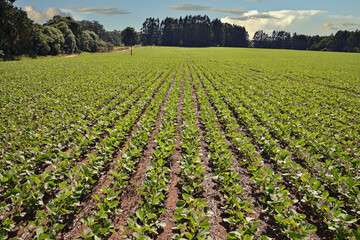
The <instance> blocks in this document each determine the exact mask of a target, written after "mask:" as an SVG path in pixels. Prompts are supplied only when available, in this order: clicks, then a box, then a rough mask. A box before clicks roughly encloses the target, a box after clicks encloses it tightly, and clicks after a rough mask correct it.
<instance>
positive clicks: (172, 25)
mask: <svg viewBox="0 0 360 240" xmlns="http://www.w3.org/2000/svg"><path fill="white" fill-rule="evenodd" d="M140 38H141V43H142V44H143V45H157V46H183V47H209V46H224V47H247V46H248V42H249V35H248V33H247V31H246V29H245V28H244V27H241V26H236V25H231V24H228V23H222V22H221V21H220V20H219V19H214V20H212V21H211V20H210V18H209V17H208V16H206V15H205V16H201V15H196V16H191V15H190V16H186V17H185V18H182V17H180V18H179V19H177V18H170V17H167V18H165V19H164V20H162V21H160V20H159V19H158V18H157V19H155V18H147V19H146V20H145V22H144V23H143V27H142V28H141V31H140Z"/></svg>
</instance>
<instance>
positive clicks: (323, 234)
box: [198, 76, 333, 239]
mask: <svg viewBox="0 0 360 240" xmlns="http://www.w3.org/2000/svg"><path fill="white" fill-rule="evenodd" d="M198 77H199V76H198ZM199 80H200V81H201V85H202V87H203V89H204V91H205V93H206V95H207V96H208V93H207V91H206V89H205V87H204V85H203V82H202V80H201V78H200V77H199ZM212 87H213V88H214V89H215V90H216V88H215V87H214V86H213V85H212ZM208 97H209V96H208ZM226 104H227V103H226ZM227 105H228V104H227ZM212 107H213V108H214V110H215V111H216V107H215V106H214V105H213V104H212ZM228 107H229V109H230V110H231V111H232V114H233V116H234V115H236V114H235V112H234V111H233V109H232V108H231V106H229V105H228ZM237 120H238V121H239V119H238V118H237ZM240 124H241V123H239V125H240ZM221 129H222V133H223V135H224V136H226V135H225V128H224V127H223V126H222V127H221ZM240 132H246V133H248V134H247V135H250V137H251V138H253V136H252V135H251V134H250V133H249V131H248V130H247V129H245V127H244V126H243V125H242V129H241V130H240ZM253 141H254V142H256V141H255V139H253ZM227 144H228V145H229V146H230V147H231V149H232V151H233V153H237V151H236V150H235V147H234V146H233V144H232V143H231V142H230V141H229V139H228V140H227ZM255 146H256V149H259V150H260V149H261V147H260V146H259V144H258V143H257V142H256V145H255ZM258 152H259V151H258ZM259 156H261V157H262V158H263V162H262V163H261V167H264V168H270V169H274V170H275V172H276V173H278V174H281V171H279V169H278V168H279V166H278V165H277V164H276V163H275V162H274V161H273V160H270V159H269V157H268V156H266V155H264V154H263V152H262V151H261V150H260V152H259ZM238 159H241V157H240V156H239V158H238ZM238 173H239V174H240V175H241V176H242V177H243V178H242V181H245V184H244V185H242V186H247V187H249V186H251V185H252V187H253V188H255V191H254V190H252V191H250V194H249V195H248V200H249V202H251V203H252V204H253V206H256V207H257V206H262V208H263V210H261V209H259V210H260V213H261V214H256V215H255V216H251V217H254V218H255V219H257V220H258V221H259V227H258V231H259V234H264V235H267V236H269V237H275V239H286V237H285V236H283V235H282V233H281V232H279V231H277V232H273V233H270V234H269V231H271V230H273V229H278V228H279V226H277V223H276V222H275V220H274V219H273V217H272V216H270V215H269V214H267V216H265V214H264V213H265V211H264V209H265V208H266V207H267V206H266V204H264V203H262V202H261V201H260V199H261V198H263V197H264V196H263V195H262V194H261V192H260V190H259V189H258V188H257V186H255V185H254V184H253V183H252V181H251V180H250V177H251V174H250V173H249V171H248V170H247V169H246V168H244V169H241V170H240V171H239V172H238ZM288 180H289V179H288ZM286 181H287V180H286ZM286 181H284V184H285V186H286V189H287V190H289V192H290V193H291V195H290V196H291V197H292V198H293V199H299V198H300V197H299V196H298V193H297V192H296V189H294V187H293V186H292V185H290V184H289V183H287V182H286ZM290 181H291V180H289V182H290ZM244 189H245V190H247V189H246V188H244ZM247 192H248V191H247ZM293 208H294V210H296V211H297V212H299V213H304V214H306V215H307V221H309V223H311V224H314V225H315V226H316V227H317V228H318V231H317V232H316V233H315V232H309V236H310V237H311V239H332V238H333V236H332V235H331V234H330V233H329V232H328V230H327V227H326V224H325V223H324V222H323V221H322V220H320V219H319V217H316V216H315V215H314V212H313V211H312V210H311V209H310V208H309V207H307V206H305V204H303V203H301V202H300V201H299V202H298V203H297V204H295V205H294V206H293ZM253 210H254V209H253ZM255 212H256V213H258V212H257V211H255ZM262 220H265V221H266V222H265V224H266V225H268V226H266V225H264V224H263V222H262ZM264 226H265V227H264ZM274 234H275V235H274Z"/></svg>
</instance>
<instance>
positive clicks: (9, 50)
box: [0, 0, 122, 59]
mask: <svg viewBox="0 0 360 240" xmlns="http://www.w3.org/2000/svg"><path fill="white" fill-rule="evenodd" d="M14 2H15V0H0V58H5V59H6V58H10V59H11V58H12V57H13V56H18V55H22V54H26V55H30V56H36V55H57V54H60V53H67V54H71V53H77V52H98V51H100V50H111V49H112V48H113V47H114V45H116V46H119V45H120V44H121V43H122V36H121V32H120V31H111V32H109V31H106V30H105V29H104V27H103V26H102V25H101V24H100V23H99V22H97V21H80V22H79V21H75V20H74V19H72V18H71V17H61V16H54V17H53V18H52V19H51V20H49V21H47V22H46V23H45V24H43V25H41V24H36V23H34V22H33V21H32V20H30V19H29V18H28V16H27V13H26V12H25V11H23V10H21V9H19V8H17V7H15V6H13V3H14Z"/></svg>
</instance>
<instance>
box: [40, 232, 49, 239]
mask: <svg viewBox="0 0 360 240" xmlns="http://www.w3.org/2000/svg"><path fill="white" fill-rule="evenodd" d="M38 238H39V239H40V240H42V239H49V238H50V236H49V235H48V234H45V233H40V235H39V237H38Z"/></svg>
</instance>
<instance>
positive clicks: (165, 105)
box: [0, 47, 360, 240]
mask: <svg viewBox="0 0 360 240" xmlns="http://www.w3.org/2000/svg"><path fill="white" fill-rule="evenodd" d="M134 54H135V55H134V56H130V54H129V52H116V53H104V54H87V55H80V56H77V57H73V58H60V57H51V58H42V59H37V60H36V59H34V60H24V61H18V62H0V154H1V156H0V164H1V166H0V224H1V225H0V239H246V240H248V239H261V240H265V239H360V55H359V54H351V53H329V52H306V51H287V50H265V49H241V48H203V49H197V48H166V47H161V48H159V47H141V48H137V49H135V50H134Z"/></svg>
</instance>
